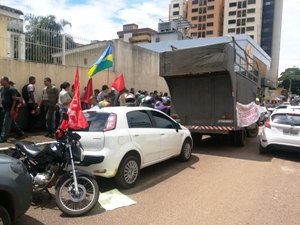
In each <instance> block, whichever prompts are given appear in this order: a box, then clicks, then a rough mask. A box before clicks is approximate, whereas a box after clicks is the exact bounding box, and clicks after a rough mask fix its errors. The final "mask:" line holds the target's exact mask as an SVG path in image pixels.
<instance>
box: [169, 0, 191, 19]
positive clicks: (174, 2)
mask: <svg viewBox="0 0 300 225" xmlns="http://www.w3.org/2000/svg"><path fill="white" fill-rule="evenodd" d="M186 10H187V0H171V3H170V4H169V20H176V19H178V18H179V17H182V18H186V17H187V11H186Z"/></svg>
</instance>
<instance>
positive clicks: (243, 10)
mask: <svg viewBox="0 0 300 225" xmlns="http://www.w3.org/2000/svg"><path fill="white" fill-rule="evenodd" d="M262 14H263V0H246V1H245V0H244V1H241V0H239V1H238V0H225V4H224V28H223V34H224V35H235V34H248V35H249V36H250V37H252V38H253V39H254V40H255V41H256V42H257V43H258V44H259V45H260V43H261V31H262Z"/></svg>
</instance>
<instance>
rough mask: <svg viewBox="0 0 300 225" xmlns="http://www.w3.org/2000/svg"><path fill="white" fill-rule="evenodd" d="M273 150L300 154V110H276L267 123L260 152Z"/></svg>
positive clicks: (262, 135)
mask: <svg viewBox="0 0 300 225" xmlns="http://www.w3.org/2000/svg"><path fill="white" fill-rule="evenodd" d="M271 149H279V150H292V151H299V152H300V110H298V109H280V110H276V111H274V112H273V113H272V114H271V116H270V117H269V119H268V120H267V121H266V122H265V126H264V128H263V130H262V134H261V138H260V145H259V152H260V153H266V152H268V151H269V150H271Z"/></svg>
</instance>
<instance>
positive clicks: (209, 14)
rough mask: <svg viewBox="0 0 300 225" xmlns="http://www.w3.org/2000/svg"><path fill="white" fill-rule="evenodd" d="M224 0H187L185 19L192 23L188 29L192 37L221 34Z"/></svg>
mask: <svg viewBox="0 0 300 225" xmlns="http://www.w3.org/2000/svg"><path fill="white" fill-rule="evenodd" d="M223 10H224V0H189V1H188V5H187V19H188V21H189V22H191V23H192V24H193V27H192V28H191V29H189V34H190V36H191V37H192V38H205V37H218V36H223Z"/></svg>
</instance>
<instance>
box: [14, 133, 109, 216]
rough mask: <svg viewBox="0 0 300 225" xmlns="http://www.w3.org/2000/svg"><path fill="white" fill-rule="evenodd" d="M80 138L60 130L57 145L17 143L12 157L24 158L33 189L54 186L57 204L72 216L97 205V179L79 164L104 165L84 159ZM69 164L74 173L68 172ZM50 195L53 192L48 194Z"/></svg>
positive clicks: (100, 160) (88, 158) (98, 159)
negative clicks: (41, 145) (76, 166)
mask: <svg viewBox="0 0 300 225" xmlns="http://www.w3.org/2000/svg"><path fill="white" fill-rule="evenodd" d="M79 140H80V135H78V134H76V133H75V132H70V131H67V130H60V132H59V135H58V137H57V142H56V143H52V144H49V145H46V147H45V148H43V149H41V148H40V147H39V146H37V145H35V144H34V143H32V142H21V141H19V142H16V143H15V147H14V148H11V150H12V156H13V157H15V158H18V159H21V160H22V161H23V163H24V165H25V166H26V167H27V169H28V171H29V173H30V174H31V176H32V177H33V189H34V190H38V191H44V190H45V191H47V192H48V193H49V191H48V188H50V187H53V186H55V189H56V191H55V201H56V204H57V206H58V207H59V209H60V210H61V211H62V212H64V213H65V214H67V215H69V216H81V215H84V214H85V213H87V212H88V211H90V210H91V209H92V208H93V207H94V206H95V205H96V203H97V202H98V196H99V187H98V184H97V182H96V179H95V177H94V176H93V175H92V174H89V173H87V172H86V171H81V170H78V169H75V164H76V165H83V166H85V165H90V164H92V163H101V162H102V160H103V157H92V158H90V157H84V158H83V154H82V152H83V148H82V146H81V144H80V141H79ZM68 165H70V167H71V170H68ZM49 194H50V193H49Z"/></svg>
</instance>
